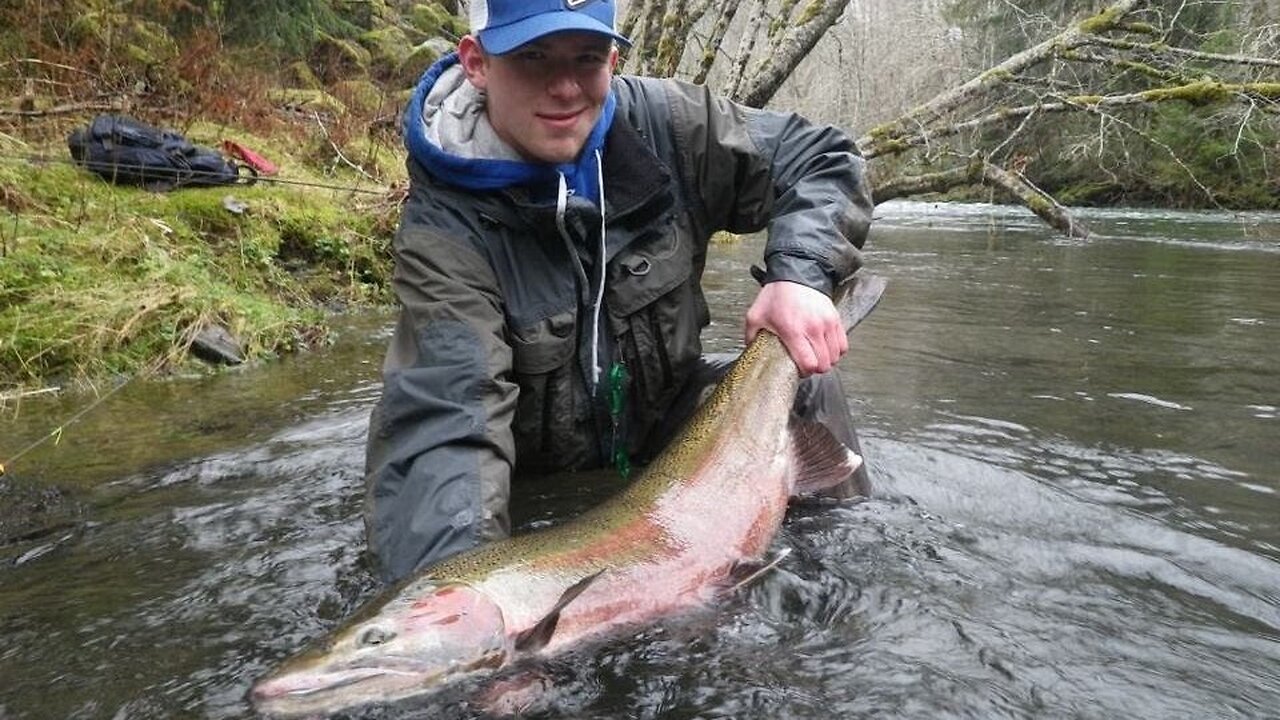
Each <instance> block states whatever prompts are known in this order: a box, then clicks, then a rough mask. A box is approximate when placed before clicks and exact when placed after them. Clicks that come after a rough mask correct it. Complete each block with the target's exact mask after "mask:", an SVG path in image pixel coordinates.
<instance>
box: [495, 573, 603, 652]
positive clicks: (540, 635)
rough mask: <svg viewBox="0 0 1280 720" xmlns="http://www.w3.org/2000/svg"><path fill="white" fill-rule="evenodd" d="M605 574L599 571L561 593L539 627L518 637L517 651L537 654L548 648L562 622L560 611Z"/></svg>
mask: <svg viewBox="0 0 1280 720" xmlns="http://www.w3.org/2000/svg"><path fill="white" fill-rule="evenodd" d="M603 572H604V570H597V571H596V572H594V573H592V574H590V575H588V576H586V577H584V578H582V579H581V580H579V581H578V582H576V583H574V584H572V585H570V586H569V587H568V589H566V590H565V591H564V592H563V593H561V595H560V599H559V600H557V601H556V604H555V605H554V606H553V607H552V608H551V611H550V612H548V613H547V614H546V615H544V616H543V618H542V619H541V620H539V621H538V624H537V625H534V626H533V627H531V628H529V629H528V630H525V631H524V632H522V633H520V634H519V635H517V636H516V650H518V651H520V652H536V651H538V650H541V649H542V648H544V647H546V645H547V643H549V642H551V636H552V635H554V634H555V632H556V624H557V623H559V622H560V611H561V610H564V608H565V606H566V605H568V604H569V603H571V602H573V601H574V600H575V599H577V597H578V596H579V595H581V594H582V591H583V590H586V589H587V586H589V585H590V584H591V583H593V582H595V580H596V578H598V577H600V575H601V573H603Z"/></svg>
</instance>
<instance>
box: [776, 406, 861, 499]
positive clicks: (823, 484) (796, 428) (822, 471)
mask: <svg viewBox="0 0 1280 720" xmlns="http://www.w3.org/2000/svg"><path fill="white" fill-rule="evenodd" d="M790 428H791V452H792V456H793V457H794V458H795V463H794V467H793V470H792V472H793V478H794V480H795V482H794V484H793V486H792V487H793V489H792V492H793V493H795V494H796V495H801V494H806V493H815V492H819V491H821V490H826V489H827V488H832V487H835V486H837V485H839V484H840V483H842V482H844V481H845V480H847V479H849V477H850V476H851V475H853V473H855V472H857V470H858V468H860V467H862V456H861V455H859V454H857V453H855V452H854V451H852V450H850V449H849V448H848V447H847V446H846V445H845V444H844V443H842V442H840V441H839V440H837V439H836V436H835V435H832V434H831V430H829V429H827V426H826V425H823V424H822V423H820V422H816V421H813V420H805V419H803V418H800V417H797V416H795V415H792V416H791V422H790Z"/></svg>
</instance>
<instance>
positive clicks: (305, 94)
mask: <svg viewBox="0 0 1280 720" xmlns="http://www.w3.org/2000/svg"><path fill="white" fill-rule="evenodd" d="M269 97H270V100H271V102H272V103H274V104H276V105H279V106H282V107H284V108H287V109H291V110H300V111H303V112H306V113H311V112H319V113H327V114H330V115H342V114H345V113H346V112H347V107H346V106H345V105H343V104H342V101H340V100H338V99H337V98H335V97H334V96H332V95H330V94H329V93H327V92H325V91H323V90H305V89H302V88H284V89H280V90H273V91H271V93H269Z"/></svg>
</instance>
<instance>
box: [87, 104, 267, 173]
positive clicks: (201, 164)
mask: <svg viewBox="0 0 1280 720" xmlns="http://www.w3.org/2000/svg"><path fill="white" fill-rule="evenodd" d="M67 146H68V147H69V148H70V149H71V157H72V158H74V159H75V161H76V162H77V163H79V164H81V165H83V166H84V167H85V169H87V170H89V171H90V172H94V173H96V174H98V175H100V176H101V177H102V178H103V179H105V180H107V181H108V182H112V183H116V184H118V185H141V186H142V187H145V188H147V189H148V190H155V191H165V190H172V189H174V188H178V187H193V186H202V185H232V184H236V183H242V184H252V183H253V182H254V181H255V180H256V179H257V173H255V172H254V171H253V168H250V167H247V166H240V165H236V164H235V163H234V162H231V161H230V160H227V159H225V158H223V157H222V156H221V155H219V154H218V153H217V152H216V151H214V150H210V149H209V148H206V147H200V146H199V145H193V144H191V142H189V141H188V140H187V139H186V138H184V137H183V136H181V135H179V134H178V133H175V132H170V131H168V130H160V129H158V128H154V127H151V126H150V125H147V124H146V123H143V122H140V121H138V120H135V119H134V118H131V117H127V116H124V115H99V116H97V117H95V118H94V119H93V122H92V123H90V124H89V126H88V127H82V128H79V129H77V130H76V131H74V132H72V133H71V135H69V136H68V137H67ZM241 170H244V171H247V172H248V173H249V174H248V175H247V176H246V175H241Z"/></svg>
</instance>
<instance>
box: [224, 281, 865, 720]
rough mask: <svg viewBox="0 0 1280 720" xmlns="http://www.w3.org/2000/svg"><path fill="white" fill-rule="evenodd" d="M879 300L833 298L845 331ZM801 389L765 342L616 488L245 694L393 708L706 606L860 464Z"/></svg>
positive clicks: (281, 701)
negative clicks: (810, 502) (809, 417)
mask: <svg viewBox="0 0 1280 720" xmlns="http://www.w3.org/2000/svg"><path fill="white" fill-rule="evenodd" d="M883 291H884V281H883V280H882V279H880V278H875V277H858V276H855V278H854V279H853V280H851V281H849V282H847V283H845V284H843V285H842V286H841V287H840V288H839V289H838V291H837V293H836V295H837V298H838V299H837V303H836V306H837V308H838V309H839V310H840V313H841V316H842V318H843V319H844V322H845V327H846V328H848V329H852V328H853V326H855V325H857V324H858V322H860V321H861V320H862V318H864V317H865V316H866V315H867V313H869V312H870V311H871V310H872V308H874V307H875V304H876V303H877V302H878V301H879V299H880V295H881V293H882V292H883ZM798 383H799V377H798V373H797V371H796V367H795V364H794V363H793V362H792V361H791V358H790V356H789V355H788V354H787V351H786V349H785V348H784V347H783V345H782V343H781V341H779V340H778V338H777V337H776V336H775V335H773V334H772V333H769V332H760V333H759V334H758V335H757V336H756V338H755V339H754V340H753V341H752V342H751V344H749V345H748V346H747V348H746V350H744V351H743V353H742V356H741V357H740V358H739V359H738V361H737V362H736V363H735V364H734V366H733V368H732V369H731V370H730V371H729V373H728V375H727V376H726V377H725V378H724V380H723V381H721V383H720V384H719V386H718V387H717V388H716V390H715V391H714V392H713V393H712V395H711V397H710V398H709V399H708V400H707V402H706V403H704V404H703V406H702V407H701V408H700V409H699V410H698V411H697V412H696V413H695V415H694V416H693V417H692V418H691V419H690V421H689V424H688V425H687V427H686V428H685V429H684V432H683V434H682V435H681V436H680V437H678V438H676V439H675V440H674V441H672V442H671V444H670V445H669V446H668V447H667V449H666V450H665V451H664V452H663V453H662V454H661V455H660V456H659V457H658V458H657V459H656V460H655V461H654V462H653V463H651V464H650V465H649V466H648V467H647V468H646V469H645V470H644V472H643V474H641V475H640V477H639V478H638V479H637V480H636V481H635V482H634V483H633V484H631V485H630V486H628V487H627V488H626V489H625V490H623V491H622V492H620V493H619V494H618V495H616V496H614V497H613V498H611V499H610V500H608V501H606V502H605V503H603V504H602V505H600V506H598V507H596V508H594V509H592V510H590V511H588V512H586V513H584V514H583V515H581V516H579V517H578V518H576V519H574V520H572V521H569V522H567V523H565V524H563V525H559V526H556V527H553V528H549V529H547V530H543V531H536V532H531V533H528V534H524V535H518V536H515V537H512V538H509V539H507V540H502V541H499V542H494V543H491V544H488V545H484V546H481V547H479V548H476V549H475V550H472V551H470V552H466V553H462V554H460V555H455V556H453V557H451V558H447V559H445V560H443V561H441V562H439V563H436V564H434V565H431V566H429V567H427V568H425V569H423V570H422V571H420V572H419V573H418V574H416V575H414V576H411V577H410V578H408V579H406V580H405V581H403V582H401V583H399V584H397V585H395V586H393V587H392V588H390V589H388V590H387V591H386V592H384V593H383V594H382V595H380V596H379V597H377V598H375V599H374V600H372V601H371V602H370V603H369V604H368V605H366V606H364V607H363V608H362V609H361V610H360V611H358V612H357V613H356V614H355V615H354V616H353V617H352V618H350V619H349V620H348V621H346V622H345V623H344V624H343V625H342V627H340V628H339V629H338V630H336V631H335V632H334V633H333V634H331V635H330V636H329V637H327V638H325V639H323V640H321V641H320V642H318V643H316V644H315V645H314V646H313V647H311V648H310V649H308V650H306V651H304V652H302V653H300V654H299V655H297V656H295V657H293V658H291V659H289V660H287V661H285V662H284V663H283V664H282V665H281V666H280V667H279V668H278V669H276V670H275V671H274V672H272V673H271V674H269V675H267V676H266V677H264V678H262V679H261V680H259V681H258V683H257V684H255V685H254V687H253V689H252V690H251V692H250V699H251V700H252V702H253V704H254V705H255V707H256V708H257V709H258V710H259V711H261V712H264V713H267V714H270V715H289V716H293V715H304V714H312V713H328V712H336V711H338V710H341V709H344V708H349V707H352V706H355V705H360V704H365V703H373V702H391V701H395V700H399V699H402V698H406V697H409V696H412V695H416V694H419V693H423V692H427V691H430V690H433V689H436V688H438V687H440V686H442V685H443V684H445V683H447V682H449V681H451V680H453V679H456V678H459V677H460V676H463V675H467V674H470V673H474V672H476V671H480V670H484V669H496V668H500V667H503V666H506V665H508V664H510V663H512V662H514V661H515V660H518V659H520V658H522V657H526V656H529V655H533V654H538V653H542V654H552V653H556V652H558V651H561V650H563V649H565V648H567V647H570V646H572V645H575V644H577V643H580V642H581V641H583V640H585V639H587V638H591V637H595V636H599V635H601V634H603V633H607V632H609V631H611V630H616V629H619V628H622V627H634V626H637V625H642V624H645V623H647V622H652V621H654V620H655V619H657V618H659V617H665V616H668V615H671V614H673V613H676V612H679V611H681V610H682V609H688V608H691V607H695V606H698V605H702V604H705V603H707V602H708V601H710V600H712V599H713V598H714V597H715V596H716V595H717V594H718V593H720V592H723V591H724V590H725V589H726V588H729V587H732V586H734V585H735V584H737V583H738V582H740V581H741V580H742V578H743V577H744V576H747V575H749V574H750V573H751V572H752V571H753V570H758V569H759V567H760V563H761V561H762V560H763V559H764V556H765V553H766V550H767V549H768V546H769V544H770V542H771V541H772V540H773V538H774V536H775V535H776V534H777V532H778V529H779V527H780V526H781V524H782V520H783V516H784V514H785V512H786V508H787V501H788V498H790V497H791V496H792V495H795V494H799V493H802V492H807V491H814V490H818V489H822V488H824V487H828V486H830V485H834V484H838V483H840V482H842V481H844V480H845V479H846V478H848V477H849V475H850V474H851V473H852V472H853V471H854V470H856V469H857V467H858V466H859V464H861V462H862V459H861V458H860V457H858V456H857V455H855V454H854V453H852V452H850V451H849V450H848V449H847V448H846V447H845V446H844V445H842V444H841V443H840V442H839V441H837V440H836V439H835V438H834V437H833V436H832V435H831V434H830V432H828V431H827V430H826V428H825V427H823V426H821V425H818V424H816V423H807V422H803V421H798V420H794V419H792V418H791V412H790V408H791V405H792V402H793V400H794V398H795V394H796V388H797V385H798Z"/></svg>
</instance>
